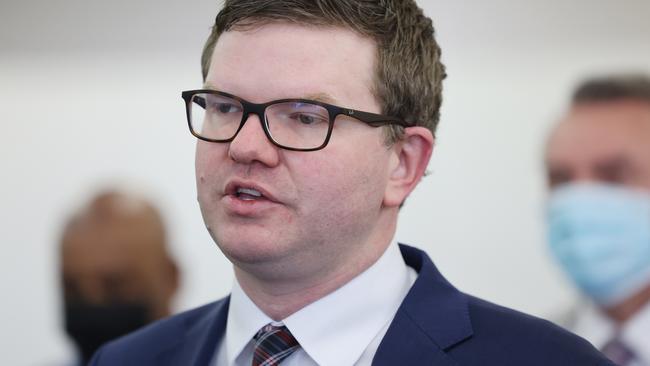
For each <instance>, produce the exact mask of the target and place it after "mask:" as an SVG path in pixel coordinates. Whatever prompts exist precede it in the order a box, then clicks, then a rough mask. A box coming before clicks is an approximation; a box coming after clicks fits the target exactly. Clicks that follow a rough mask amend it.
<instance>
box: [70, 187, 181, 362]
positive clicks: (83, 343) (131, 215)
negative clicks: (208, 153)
mask: <svg viewBox="0 0 650 366" xmlns="http://www.w3.org/2000/svg"><path fill="white" fill-rule="evenodd" d="M61 273H62V280H63V294H64V313H65V329H66V332H67V334H68V335H69V336H70V338H71V339H72V340H73V342H74V343H75V345H76V346H77V348H78V351H79V355H80V361H81V362H82V364H84V365H85V364H86V363H87V362H88V360H89V358H90V357H91V356H92V354H93V353H94V352H95V350H96V349H97V348H98V347H99V346H100V345H102V344H103V343H105V342H106V341H108V340H111V339H113V338H116V337H118V336H121V335H123V334H126V333H128V332H130V331H133V330H135V329H137V328H139V327H141V326H143V325H145V324H147V323H149V322H151V321H153V320H156V319H160V318H163V317H165V316H168V315H170V313H171V301H172V298H173V295H174V293H175V291H176V289H177V287H178V270H177V267H176V264H175V263H174V261H173V260H172V258H171V257H170V256H169V253H168V251H167V248H166V237H165V230H164V226H163V222H162V220H161V217H160V215H159V214H158V212H157V210H156V209H155V208H154V207H153V206H152V205H151V204H150V203H148V202H146V201H145V200H143V199H141V198H138V197H135V196H130V195H127V194H124V193H118V192H104V193H101V194H99V195H97V196H96V197H94V198H93V199H92V200H91V202H90V203H89V204H88V205H87V206H86V207H84V208H83V209H82V210H81V211H80V212H77V213H76V214H75V215H73V217H72V218H71V219H70V221H69V222H68V224H67V226H66V228H65V230H64V233H63V236H62V240H61Z"/></svg>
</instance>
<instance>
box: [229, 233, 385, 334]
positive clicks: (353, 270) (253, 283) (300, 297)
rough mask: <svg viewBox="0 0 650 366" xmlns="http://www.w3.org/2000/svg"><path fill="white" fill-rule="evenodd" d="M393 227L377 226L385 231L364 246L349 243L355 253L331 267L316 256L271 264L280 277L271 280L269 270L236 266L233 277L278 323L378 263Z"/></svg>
mask: <svg viewBox="0 0 650 366" xmlns="http://www.w3.org/2000/svg"><path fill="white" fill-rule="evenodd" d="M395 226H396V223H395V222H392V223H390V222H388V223H381V222H380V223H378V224H377V227H380V228H384V230H383V231H381V232H380V233H375V235H373V236H371V237H370V238H367V239H368V240H365V241H364V244H363V245H358V244H359V243H349V244H350V246H348V248H355V250H349V252H348V253H347V255H345V256H338V257H334V259H333V260H332V263H327V264H326V265H323V263H322V261H323V259H322V258H320V257H322V256H320V257H319V256H318V255H315V256H312V257H311V258H309V259H306V258H304V257H303V258H300V259H296V258H293V259H292V263H281V264H277V263H276V264H274V265H273V266H274V269H275V271H274V273H275V274H278V273H282V275H280V276H277V275H276V276H275V277H273V278H269V276H266V275H264V273H267V274H268V272H269V268H265V269H264V270H263V271H251V270H244V269H242V268H241V267H238V266H235V277H236V278H237V281H238V282H239V284H240V286H241V288H242V290H244V292H245V293H246V295H248V297H249V298H250V299H251V300H252V301H253V302H254V303H255V305H257V307H258V308H260V310H262V311H263V312H264V313H265V314H266V315H268V316H269V317H270V318H271V319H273V320H275V321H280V320H282V319H285V318H287V317H288V316H290V315H291V314H293V313H295V312H297V311H298V310H300V309H302V308H303V307H305V306H307V305H309V304H311V303H313V302H315V301H317V300H319V299H321V298H323V297H325V296H327V295H328V294H330V293H332V292H334V291H335V290H337V289H338V288H340V287H342V286H343V285H345V284H346V283H348V282H350V281H351V280H352V279H354V278H355V277H356V276H358V275H359V274H361V273H362V272H363V271H365V270H366V269H368V268H369V267H370V266H372V265H373V264H374V263H375V262H377V260H378V259H379V258H380V257H381V256H382V255H383V254H384V252H385V251H386V249H387V248H388V246H389V245H390V243H391V239H392V238H393V235H394V233H395ZM353 244H357V245H353ZM324 245H328V244H324ZM337 247H340V246H337ZM316 254H317V253H316ZM310 264H312V265H310ZM316 264H318V265H316ZM287 268H289V269H291V270H289V271H287V270H286V269H287ZM294 269H295V270H294ZM260 274H262V275H260Z"/></svg>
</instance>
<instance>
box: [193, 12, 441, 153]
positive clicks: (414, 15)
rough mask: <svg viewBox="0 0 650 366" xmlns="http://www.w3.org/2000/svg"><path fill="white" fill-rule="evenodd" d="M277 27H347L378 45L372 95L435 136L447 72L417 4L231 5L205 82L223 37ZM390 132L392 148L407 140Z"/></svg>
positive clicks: (205, 60) (207, 53)
mask: <svg viewBox="0 0 650 366" xmlns="http://www.w3.org/2000/svg"><path fill="white" fill-rule="evenodd" d="M272 22H290V23H295V24H299V25H304V26H315V27H344V28H348V29H351V30H353V31H355V32H357V33H359V34H361V35H363V36H366V37H369V38H371V39H373V40H375V41H376V43H377V62H376V70H375V78H374V85H373V90H372V91H373V94H374V95H375V98H377V100H378V102H379V103H380V105H381V106H382V109H383V110H382V112H381V113H383V114H386V115H390V116H395V117H399V118H401V119H403V120H404V121H406V122H409V123H410V124H412V125H415V126H424V127H426V128H428V129H429V130H430V131H431V132H432V133H433V134H434V135H435V131H436V127H437V125H438V121H439V119H440V105H441V104H442V80H443V79H444V78H445V76H446V74H445V67H444V65H443V64H442V63H441V61H440V53H441V51H440V47H439V46H438V43H437V42H436V39H435V37H434V29H433V24H432V22H431V19H429V18H428V17H426V16H425V15H424V14H423V12H422V9H420V8H419V7H418V6H417V5H416V3H415V1H414V0H226V1H225V3H224V6H223V9H222V10H221V11H220V12H219V14H218V15H217V17H216V20H215V24H214V26H213V27H212V32H211V34H210V36H209V38H208V40H207V42H206V44H205V47H204V49H203V55H202V57H201V64H202V71H203V79H204V80H205V78H206V76H207V74H208V70H209V67H210V62H211V59H212V53H213V51H214V47H215V44H216V43H217V40H218V39H219V36H220V35H221V34H222V33H223V32H227V31H229V30H231V29H233V28H236V29H244V30H245V29H249V28H254V27H256V26H260V25H264V24H267V23H272ZM389 128H390V130H388V131H387V139H388V142H394V141H396V140H398V139H399V138H400V137H401V136H402V133H403V129H402V127H399V126H391V127H389Z"/></svg>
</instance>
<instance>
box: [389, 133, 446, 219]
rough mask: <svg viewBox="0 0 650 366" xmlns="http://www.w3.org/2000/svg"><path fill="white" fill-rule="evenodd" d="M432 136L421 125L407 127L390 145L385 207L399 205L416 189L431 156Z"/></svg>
mask: <svg viewBox="0 0 650 366" xmlns="http://www.w3.org/2000/svg"><path fill="white" fill-rule="evenodd" d="M433 145H434V137H433V134H432V133H431V131H429V130H428V129H427V128H424V127H408V128H406V129H405V131H404V137H403V139H402V140H400V141H398V142H396V143H395V144H394V145H393V146H392V147H391V148H392V149H393V156H392V157H391V161H390V167H389V169H390V170H389V172H388V173H389V177H388V184H387V186H386V192H385V194H384V202H383V203H384V206H387V207H398V206H400V205H401V204H402V202H404V200H405V199H406V197H407V196H408V195H409V194H410V193H411V192H412V191H413V189H415V186H416V185H417V184H418V183H419V182H420V179H421V178H422V176H423V175H424V172H425V171H426V169H427V165H428V164H429V159H431V153H432V151H433Z"/></svg>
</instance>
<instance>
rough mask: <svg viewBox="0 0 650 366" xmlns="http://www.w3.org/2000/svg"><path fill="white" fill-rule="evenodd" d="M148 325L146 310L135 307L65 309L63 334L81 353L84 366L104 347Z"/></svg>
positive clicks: (75, 305) (74, 305) (81, 305)
mask: <svg viewBox="0 0 650 366" xmlns="http://www.w3.org/2000/svg"><path fill="white" fill-rule="evenodd" d="M148 322H149V312H148V310H147V307H146V306H144V305H139V304H111V305H91V304H87V303H84V302H75V303H69V304H66V305H65V330H66V333H68V335H69V336H70V338H72V340H73V341H74V342H75V343H76V345H77V347H78V348H79V352H81V357H82V362H83V364H84V365H86V364H87V363H88V361H90V358H91V357H92V355H93V354H94V353H95V351H96V350H97V349H98V348H99V347H100V346H101V345H102V344H104V343H106V342H108V341H110V340H112V339H115V338H117V337H119V336H122V335H125V334H127V333H130V332H132V331H134V330H136V329H138V328H140V327H142V326H143V325H145V324H147V323H148Z"/></svg>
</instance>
